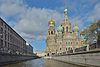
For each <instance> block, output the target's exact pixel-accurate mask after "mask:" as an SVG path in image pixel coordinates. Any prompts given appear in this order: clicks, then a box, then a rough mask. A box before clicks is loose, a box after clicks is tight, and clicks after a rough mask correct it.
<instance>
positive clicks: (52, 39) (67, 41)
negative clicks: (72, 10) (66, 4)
mask: <svg viewBox="0 0 100 67" xmlns="http://www.w3.org/2000/svg"><path fill="white" fill-rule="evenodd" d="M78 34H79V27H78V25H77V24H75V25H74V27H72V24H71V23H70V21H69V19H68V16H67V9H65V10H64V20H63V21H62V23H61V25H60V26H59V27H58V28H57V30H56V29H55V21H54V20H53V19H50V20H49V22H48V32H47V38H46V46H47V47H46V53H47V54H48V55H50V54H52V55H53V54H59V53H67V52H68V51H69V50H74V49H75V48H78V47H81V46H82V45H83V40H82V39H81V38H80V36H79V35H78Z"/></svg>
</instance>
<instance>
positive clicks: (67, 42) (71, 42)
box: [66, 42, 78, 44]
mask: <svg viewBox="0 0 100 67" xmlns="http://www.w3.org/2000/svg"><path fill="white" fill-rule="evenodd" d="M66 44H73V43H72V42H66ZM74 44H75V43H74ZM76 44H78V42H76Z"/></svg>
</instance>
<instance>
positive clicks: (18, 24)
mask: <svg viewBox="0 0 100 67" xmlns="http://www.w3.org/2000/svg"><path fill="white" fill-rule="evenodd" d="M64 1H65V0H64ZM97 1H98V0H96V1H94V0H93V1H91V0H88V1H79V0H78V1H77V2H76V1H75V2H72V1H68V2H67V7H68V10H69V11H68V13H71V16H70V21H71V22H72V23H75V22H77V23H78V24H79V27H80V28H81V29H82V28H84V27H85V24H87V23H90V22H93V21H94V20H95V19H99V18H100V13H99V12H100V4H96V5H94V4H95V3H96V2H97ZM87 2H88V3H87ZM93 5H94V6H93ZM91 6H93V8H94V9H92V10H89V8H90V7H91ZM62 9H64V7H63V6H61V7H59V8H58V7H57V8H55V10H53V9H47V8H36V7H35V6H34V7H29V6H28V4H26V3H24V0H16V1H15V0H0V15H2V16H4V17H7V18H8V17H10V19H11V20H9V21H8V23H10V25H11V26H13V28H14V29H15V30H16V31H17V32H18V33H19V34H20V35H21V36H22V37H23V38H25V40H27V41H28V42H32V41H33V40H35V39H36V40H41V39H45V38H46V33H47V29H48V20H49V19H50V18H51V17H53V18H54V19H55V21H56V27H57V26H58V25H59V24H60V23H61V21H62V20H63V19H62V18H63V14H62V13H60V12H62V11H63V10H62ZM84 9H86V10H88V11H85V10H84ZM59 10H62V11H60V12H59ZM12 18H14V20H13V21H12ZM12 23H13V24H12Z"/></svg>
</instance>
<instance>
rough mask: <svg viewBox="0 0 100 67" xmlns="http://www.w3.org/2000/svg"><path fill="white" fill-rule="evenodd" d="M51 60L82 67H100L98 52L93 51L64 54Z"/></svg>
mask: <svg viewBox="0 0 100 67" xmlns="http://www.w3.org/2000/svg"><path fill="white" fill-rule="evenodd" d="M52 59H55V60H59V61H63V62H68V63H72V64H77V65H82V66H88V67H89V66H90V67H91V65H92V66H93V67H94V66H99V67H100V50H93V51H87V52H79V53H72V54H66V55H62V56H55V57H52Z"/></svg>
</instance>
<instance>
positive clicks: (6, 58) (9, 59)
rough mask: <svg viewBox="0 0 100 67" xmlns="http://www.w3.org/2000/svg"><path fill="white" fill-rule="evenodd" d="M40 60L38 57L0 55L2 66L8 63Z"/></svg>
mask: <svg viewBox="0 0 100 67" xmlns="http://www.w3.org/2000/svg"><path fill="white" fill-rule="evenodd" d="M35 58H38V57H37V56H26V55H12V54H2V53H0V65H3V64H8V63H16V62H20V61H25V60H31V59H35Z"/></svg>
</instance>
